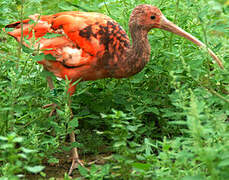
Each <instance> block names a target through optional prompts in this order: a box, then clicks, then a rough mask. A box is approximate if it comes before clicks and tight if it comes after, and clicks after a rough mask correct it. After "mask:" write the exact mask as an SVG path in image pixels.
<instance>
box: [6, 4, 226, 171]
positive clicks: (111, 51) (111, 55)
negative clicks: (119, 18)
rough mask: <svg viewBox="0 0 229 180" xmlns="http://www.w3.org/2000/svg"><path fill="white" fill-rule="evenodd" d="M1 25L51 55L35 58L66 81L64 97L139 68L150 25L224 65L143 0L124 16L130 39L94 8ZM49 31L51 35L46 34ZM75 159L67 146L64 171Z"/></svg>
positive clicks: (143, 61)
mask: <svg viewBox="0 0 229 180" xmlns="http://www.w3.org/2000/svg"><path fill="white" fill-rule="evenodd" d="M5 28H13V30H11V31H8V32H7V33H8V34H9V35H10V36H12V37H14V38H15V39H16V40H17V41H18V42H19V43H21V44H23V45H24V46H26V47H29V48H31V46H33V47H34V48H37V49H39V52H42V53H43V54H44V55H46V56H47V55H51V56H53V57H54V60H53V59H52V60H50V59H48V58H47V59H46V58H45V57H46V56H44V59H42V60H40V61H38V63H39V64H41V65H43V67H44V69H45V70H47V71H50V72H52V73H53V74H54V75H55V76H56V77H59V78H62V79H68V80H71V82H70V84H69V87H68V94H69V95H70V96H71V95H73V93H74V92H75V89H76V85H77V84H78V83H79V82H82V81H94V80H97V79H103V78H117V79H120V78H128V77H130V76H133V75H135V74H137V73H138V72H140V71H141V70H142V69H143V68H144V67H145V65H146V64H147V63H148V62H149V60H150V54H151V48H150V43H149V40H148V37H147V34H148V32H149V31H150V30H151V29H153V28H159V29H162V30H166V31H169V32H172V33H174V34H176V35H179V36H182V37H184V38H186V39H188V40H189V41H192V42H193V43H194V44H196V45H197V46H199V47H202V48H205V49H207V52H208V53H209V54H210V55H211V56H212V58H213V59H214V60H215V61H216V62H217V64H218V65H219V67H220V68H221V69H224V66H223V64H222V62H221V60H220V59H219V58H218V57H217V56H216V55H215V54H214V52H213V51H212V50H211V49H209V48H208V47H207V46H206V45H205V44H204V43H202V42H201V41H200V40H198V39H197V38H196V37H194V36H192V35H191V34H189V33H188V32H186V31H184V30H183V29H181V28H180V27H178V26H177V25H175V24H174V23H172V22H171V21H169V20H168V19H167V18H166V17H165V16H164V15H163V14H162V12H161V10H160V9H159V8H157V7H156V6H152V5H148V4H141V5H138V6H136V7H135V8H134V9H133V11H132V13H131V15H130V18H129V32H130V35H131V40H132V41H131V40H130V38H129V37H128V35H127V33H126V32H125V30H124V29H123V28H122V27H121V26H120V25H119V24H118V23H117V22H116V21H115V20H113V19H112V18H110V17H109V16H107V15H104V14H100V13H97V12H81V11H66V12H60V13H57V14H52V15H40V14H34V15H31V16H29V18H28V19H25V20H22V21H18V22H15V23H12V24H9V25H6V26H5ZM50 34H51V35H55V36H53V37H46V36H47V35H50ZM23 39H27V40H26V41H24V40H23ZM33 39H35V42H34V41H32V40H33ZM32 42H34V43H33V44H32V45H31V43H32ZM47 82H48V85H49V87H50V88H51V89H53V88H54V86H53V82H52V79H51V78H50V77H47ZM76 82H77V83H76ZM70 139H71V142H75V134H74V132H72V133H71V134H70ZM79 164H80V165H83V163H82V161H81V160H80V159H79V155H78V152H77V148H73V149H72V165H71V167H70V169H69V174H71V173H72V171H73V169H75V168H76V167H77V166H78V165H79Z"/></svg>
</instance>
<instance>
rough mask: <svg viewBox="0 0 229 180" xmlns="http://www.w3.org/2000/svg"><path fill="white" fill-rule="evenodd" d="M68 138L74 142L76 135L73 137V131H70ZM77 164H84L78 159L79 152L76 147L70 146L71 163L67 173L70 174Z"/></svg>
mask: <svg viewBox="0 0 229 180" xmlns="http://www.w3.org/2000/svg"><path fill="white" fill-rule="evenodd" d="M70 140H71V143H74V142H76V137H75V133H74V131H72V132H71V134H70ZM78 165H81V166H84V165H83V163H82V161H81V160H80V159H79V154H78V151H77V148H76V147H74V148H72V165H71V167H70V169H69V172H68V175H71V174H72V171H73V170H74V169H76V168H77V167H78Z"/></svg>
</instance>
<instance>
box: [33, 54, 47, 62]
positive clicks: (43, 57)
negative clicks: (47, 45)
mask: <svg viewBox="0 0 229 180" xmlns="http://www.w3.org/2000/svg"><path fill="white" fill-rule="evenodd" d="M43 59H45V55H44V54H43V53H41V54H39V55H36V56H34V57H33V60H35V61H41V60H43Z"/></svg>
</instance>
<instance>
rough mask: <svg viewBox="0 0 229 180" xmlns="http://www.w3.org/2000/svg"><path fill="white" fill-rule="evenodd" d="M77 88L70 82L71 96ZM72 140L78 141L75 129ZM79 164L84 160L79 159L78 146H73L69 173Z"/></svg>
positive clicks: (71, 136) (71, 135)
mask: <svg viewBox="0 0 229 180" xmlns="http://www.w3.org/2000/svg"><path fill="white" fill-rule="evenodd" d="M75 88H76V85H73V83H70V84H69V88H68V94H69V95H70V96H71V95H72V94H73V93H74V92H75ZM68 105H69V108H70V106H71V99H70V98H69V103H68ZM70 111H71V119H72V118H73V113H72V110H71V108H70ZM70 141H71V143H74V142H76V136H75V133H74V130H73V131H72V132H71V134H70ZM78 165H81V166H84V164H83V162H82V161H81V160H80V159H79V154H78V151H77V148H76V147H73V148H72V164H71V167H70V169H69V172H68V175H71V174H72V171H73V170H74V169H76V168H77V167H78Z"/></svg>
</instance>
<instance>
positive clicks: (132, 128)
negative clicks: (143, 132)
mask: <svg viewBox="0 0 229 180" xmlns="http://www.w3.org/2000/svg"><path fill="white" fill-rule="evenodd" d="M127 129H128V130H130V131H132V132H135V131H136V130H137V129H138V127H137V126H131V125H128V126H127Z"/></svg>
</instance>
